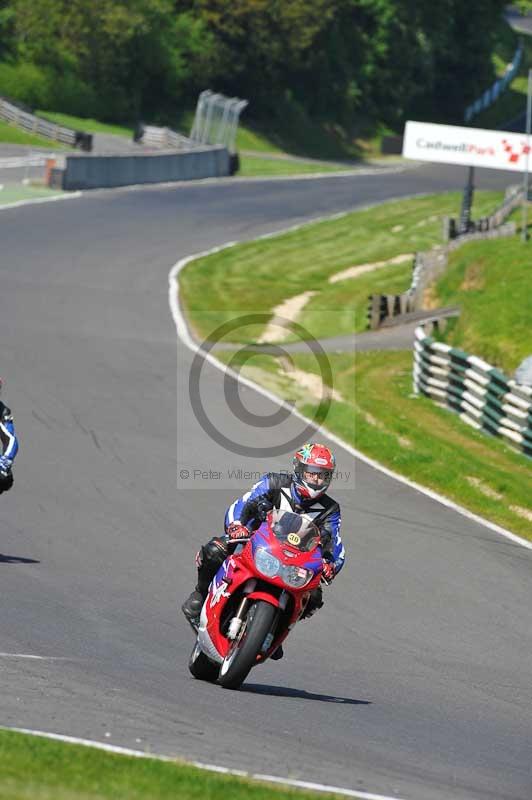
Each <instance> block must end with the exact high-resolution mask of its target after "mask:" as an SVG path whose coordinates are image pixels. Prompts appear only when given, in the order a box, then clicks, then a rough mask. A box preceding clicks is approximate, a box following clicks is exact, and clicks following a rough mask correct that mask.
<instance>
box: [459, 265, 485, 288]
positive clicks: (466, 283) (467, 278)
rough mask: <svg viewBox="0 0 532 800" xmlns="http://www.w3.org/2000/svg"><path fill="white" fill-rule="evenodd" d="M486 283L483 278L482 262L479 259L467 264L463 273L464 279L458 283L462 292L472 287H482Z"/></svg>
mask: <svg viewBox="0 0 532 800" xmlns="http://www.w3.org/2000/svg"><path fill="white" fill-rule="evenodd" d="M485 284H486V280H485V278H484V264H482V263H481V262H479V261H473V263H472V264H469V265H468V267H467V269H466V271H465V275H464V280H463V281H462V283H461V284H460V289H462V291H464V292H470V291H472V290H474V289H483V288H484V286H485Z"/></svg>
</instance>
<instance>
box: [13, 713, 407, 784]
mask: <svg viewBox="0 0 532 800" xmlns="http://www.w3.org/2000/svg"><path fill="white" fill-rule="evenodd" d="M0 730H3V731H14V732H15V733H25V734H28V735H29V736H40V737H42V738H45V739H53V740H55V741H58V742H65V743H66V744H78V745H82V746H83V747H93V748H95V749H96V750H105V751H106V752H108V753H115V754H116V755H122V756H132V757H133V758H151V759H153V760H155V761H165V762H169V763H173V764H175V765H176V766H181V765H184V766H190V767H197V768H198V769H203V770H206V771H209V772H217V773H220V774H222V775H234V776H235V777H237V778H247V779H250V780H254V781H261V782H264V783H278V784H281V785H282V786H293V787H294V788H297V789H310V790H311V791H314V792H328V793H332V794H339V795H343V796H344V797H353V798H358V799H359V800H401V798H399V797H390V796H388V795H382V794H373V793H368V792H359V791H357V790H356V789H342V788H341V787H340V786H329V785H328V784H322V783H312V782H310V781H299V780H296V779H290V778H279V777H278V776H276V775H262V774H260V773H255V772H246V771H244V770H240V769H229V768H228V767H219V766H217V765H216V764H204V763H203V762H201V761H185V762H184V763H183V761H182V760H181V759H178V758H172V757H171V756H161V755H156V754H155V753H146V752H145V751H144V750H132V749H130V748H129V747H120V746H119V745H115V744H107V742H97V741H94V740H93V739H79V738H77V737H76V736H66V735H65V734H62V733H48V732H46V731H34V730H31V729H29V728H10V727H8V726H3V725H2V726H0Z"/></svg>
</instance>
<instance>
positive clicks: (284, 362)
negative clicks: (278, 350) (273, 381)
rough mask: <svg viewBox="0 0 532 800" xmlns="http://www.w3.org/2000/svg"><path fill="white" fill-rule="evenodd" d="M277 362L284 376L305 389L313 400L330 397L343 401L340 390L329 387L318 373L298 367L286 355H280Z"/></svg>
mask: <svg viewBox="0 0 532 800" xmlns="http://www.w3.org/2000/svg"><path fill="white" fill-rule="evenodd" d="M279 363H280V365H281V368H282V369H283V371H284V373H285V375H286V377H287V378H290V380H292V381H295V382H296V383H297V384H298V386H300V387H301V388H302V389H305V390H306V391H307V392H308V394H309V395H310V397H312V398H313V399H314V400H319V401H321V400H325V399H326V398H331V399H332V400H339V401H340V402H343V401H344V398H343V397H342V395H341V394H340V392H337V391H336V389H331V387H330V386H327V384H325V383H323V381H322V379H321V378H320V376H319V375H315V374H314V373H313V372H305V370H302V369H298V368H297V367H295V366H294V364H293V363H292V361H291V360H290V359H289V358H288V357H284V356H283V357H280V358H279Z"/></svg>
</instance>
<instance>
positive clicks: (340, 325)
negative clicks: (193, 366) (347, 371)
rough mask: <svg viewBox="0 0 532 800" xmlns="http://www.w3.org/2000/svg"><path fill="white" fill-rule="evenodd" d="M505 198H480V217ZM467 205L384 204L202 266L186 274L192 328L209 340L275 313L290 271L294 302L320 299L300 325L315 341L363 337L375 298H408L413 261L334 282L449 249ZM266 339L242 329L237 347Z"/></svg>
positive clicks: (425, 200) (453, 196)
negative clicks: (452, 229) (447, 223)
mask: <svg viewBox="0 0 532 800" xmlns="http://www.w3.org/2000/svg"><path fill="white" fill-rule="evenodd" d="M501 198H502V194H500V193H498V192H476V193H475V208H474V214H475V216H483V215H484V214H486V213H488V212H489V211H491V210H492V209H493V208H494V207H495V205H496V204H497V203H498V202H499V201H500V200H501ZM460 202H461V198H460V195H459V194H458V193H457V192H456V193H449V194H442V195H432V196H425V197H416V198H413V199H410V200H399V201H393V202H388V203H383V204H382V205H379V206H375V207H373V208H370V209H367V210H362V211H355V212H353V213H349V214H346V215H344V216H342V217H340V218H338V219H329V220H325V221H323V222H319V223H313V224H310V225H305V226H303V227H301V228H298V229H297V230H294V231H290V232H288V233H284V234H280V235H278V236H275V237H271V238H267V239H259V240H256V241H254V242H249V243H244V244H241V245H238V246H236V247H232V248H229V249H226V250H222V251H220V252H219V253H214V254H212V255H210V256H207V257H205V258H201V259H198V260H197V261H194V262H192V263H191V264H189V265H188V266H187V267H185V269H184V270H183V271H182V272H181V274H180V286H181V292H182V297H183V302H184V305H185V308H186V313H187V316H188V320H189V323H190V325H191V327H192V329H193V330H194V332H195V334H196V335H197V336H198V337H200V338H202V339H204V338H207V337H208V336H209V335H210V334H211V332H212V331H213V330H214V329H215V328H216V327H217V326H219V325H221V324H223V323H225V322H227V321H229V320H231V319H234V318H235V316H238V315H239V314H248V313H250V312H251V311H253V312H270V311H271V310H272V309H273V308H274V307H275V306H277V305H278V304H280V303H281V302H283V301H284V300H286V294H287V283H286V281H283V280H272V275H278V274H279V266H280V265H282V271H283V274H284V275H287V276H289V285H290V290H289V291H290V296H294V295H298V294H300V293H302V292H306V291H313V292H315V293H316V294H315V295H314V296H313V297H312V298H311V300H310V302H309V303H308V304H307V305H306V306H305V308H304V310H303V312H302V314H301V316H300V317H299V318H298V322H300V323H301V325H303V326H304V327H305V328H307V329H308V330H310V331H311V333H312V335H313V336H317V337H320V336H331V335H333V334H334V335H341V334H348V333H351V332H352V331H353V329H354V330H355V331H357V332H359V331H362V330H364V329H365V327H366V314H367V305H368V295H369V294H371V293H372V292H377V293H378V292H381V291H385V292H389V293H393V292H402V291H405V290H406V289H407V288H408V286H409V285H410V281H411V276H412V262H411V261H406V262H404V263H402V264H395V265H390V266H385V267H383V268H379V269H377V270H375V271H372V272H366V273H365V274H363V275H362V276H360V277H357V278H354V279H348V280H342V281H339V282H337V283H332V284H331V283H329V282H328V279H329V278H330V277H331V276H332V275H334V274H335V273H337V272H340V271H343V270H345V269H347V268H350V267H352V266H354V265H364V264H368V263H369V264H375V262H382V261H387V260H389V259H392V258H394V257H396V256H397V255H401V254H402V255H405V254H413V253H414V252H415V251H416V250H425V249H429V248H430V247H432V246H433V245H435V244H439V243H441V230H442V219H443V217H444V216H446V215H452V214H456V213H457V210H458V209H459V208H460ZM332 317H333V318H334V330H332V331H331V318H332ZM259 332H260V331H258V330H257V329H256V328H255V329H254V330H247V329H241V330H239V331H237V332H235V334H234V337H233V340H234V341H239V342H249V341H253V340H254V339H255V338H257V335H258V333H259Z"/></svg>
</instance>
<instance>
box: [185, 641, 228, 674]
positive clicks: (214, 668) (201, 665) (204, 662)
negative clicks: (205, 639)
mask: <svg viewBox="0 0 532 800" xmlns="http://www.w3.org/2000/svg"><path fill="white" fill-rule="evenodd" d="M188 668H189V670H190V672H191V674H192V675H194V677H195V678H197V679H198V680H200V681H209V682H210V683H214V682H215V681H216V679H217V678H218V673H219V672H220V666H219V665H218V664H215V663H214V662H213V661H211V660H210V659H208V658H207V656H206V655H205V653H204V652H203V651H202V650H200V647H199V645H198V643H197V642H196V644H195V645H194V649H193V651H192V653H191V654H190V659H189V661H188Z"/></svg>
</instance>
